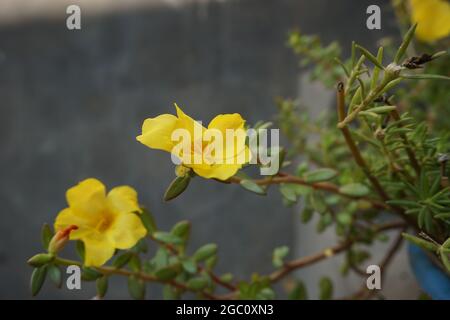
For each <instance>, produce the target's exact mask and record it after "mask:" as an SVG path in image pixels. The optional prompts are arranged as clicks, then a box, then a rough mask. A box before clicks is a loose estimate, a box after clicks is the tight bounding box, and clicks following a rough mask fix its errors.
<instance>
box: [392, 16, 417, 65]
mask: <svg viewBox="0 0 450 320" xmlns="http://www.w3.org/2000/svg"><path fill="white" fill-rule="evenodd" d="M416 28H417V23H415V24H413V25H412V26H411V27H410V28H409V30H408V31H407V32H406V34H405V36H404V37H403V42H402V44H401V45H400V47H399V48H398V50H397V53H396V54H395V58H394V62H395V63H396V64H399V63H400V60H401V59H402V58H403V56H404V54H405V52H406V49H408V46H409V44H410V42H411V40H412V38H413V36H414V33H415V31H416Z"/></svg>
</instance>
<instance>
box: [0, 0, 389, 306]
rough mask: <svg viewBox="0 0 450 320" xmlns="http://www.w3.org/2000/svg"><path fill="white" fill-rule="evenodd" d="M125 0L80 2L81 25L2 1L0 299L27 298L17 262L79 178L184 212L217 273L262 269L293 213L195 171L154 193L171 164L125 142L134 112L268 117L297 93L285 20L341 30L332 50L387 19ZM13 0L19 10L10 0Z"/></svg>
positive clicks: (164, 214) (281, 4)
mask: <svg viewBox="0 0 450 320" xmlns="http://www.w3.org/2000/svg"><path fill="white" fill-rule="evenodd" d="M66 2H67V1H66ZM114 2H115V3H116V4H117V3H121V4H123V3H125V2H126V1H123V2H118V1H114ZM135 2H136V3H141V4H142V3H144V4H145V5H143V6H136V7H133V6H126V5H123V6H122V7H120V8H119V9H118V10H107V9H108V8H109V7H108V3H110V4H111V3H113V1H108V0H102V1H91V3H92V4H96V3H98V4H100V5H99V6H95V7H91V6H89V5H88V4H87V3H88V2H87V1H83V2H82V3H81V9H82V14H83V16H82V30H81V31H68V30H67V29H66V27H65V18H66V14H65V6H63V5H62V3H64V1H53V0H45V1H42V0H41V3H45V4H46V5H47V6H48V7H47V8H45V9H42V7H40V6H38V4H39V1H36V0H34V1H31V0H30V1H29V2H28V3H30V4H31V3H34V4H35V6H34V7H33V8H32V9H33V10H31V9H30V8H29V7H31V5H30V6H28V7H27V2H26V1H6V2H4V3H3V5H4V6H5V7H3V8H2V9H3V10H2V15H1V17H2V21H1V22H2V23H0V39H1V41H0V177H1V183H0V203H1V209H0V210H1V216H0V284H1V285H0V298H19V299H27V298H30V295H29V288H28V281H29V276H30V273H31V268H29V267H28V266H27V265H26V263H25V261H26V259H27V258H28V257H30V256H31V255H33V254H35V253H37V252H39V250H41V245H40V242H39V238H40V236H39V232H40V228H41V225H42V223H43V222H49V223H52V222H53V220H54V218H55V216H56V214H57V213H58V212H59V210H61V209H62V208H64V207H65V206H66V203H65V198H64V194H65V190H66V189H67V188H69V187H70V186H73V185H74V184H76V183H77V182H78V181H80V180H82V179H85V178H87V177H97V178H99V179H101V180H102V181H104V182H105V183H106V184H107V186H108V187H113V186H115V185H120V184H129V185H132V186H134V187H135V188H136V189H137V190H138V192H139V197H140V201H141V202H142V203H143V204H145V205H146V206H148V207H149V208H150V209H151V210H152V211H153V212H154V214H155V216H156V219H157V222H158V224H159V225H160V226H161V227H162V228H166V229H167V228H170V226H171V225H172V224H173V223H175V222H176V221H178V220H181V219H189V220H191V221H192V222H193V233H192V241H191V246H190V248H191V250H194V249H195V248H196V247H197V246H199V245H201V244H203V243H206V242H216V243H218V245H219V248H220V261H219V264H218V270H219V271H221V272H233V273H235V274H236V276H237V277H238V278H241V279H242V278H245V277H249V276H250V274H251V273H252V272H259V273H266V272H269V271H270V270H271V252H272V249H273V248H274V247H276V246H279V245H294V238H293V234H294V232H295V227H294V226H295V224H294V223H293V221H297V219H298V215H297V212H292V211H293V210H292V209H287V208H284V207H283V206H282V203H281V200H280V197H279V194H278V192H276V190H275V189H274V190H272V192H270V193H269V195H268V196H267V197H266V198H261V197H258V196H256V195H253V194H250V193H244V192H243V191H242V190H240V189H239V188H238V187H237V186H228V185H223V184H220V183H217V182H214V181H207V180H202V179H199V178H198V179H195V180H194V181H193V183H192V184H191V186H190V187H189V189H188V191H187V192H185V193H184V194H183V195H182V196H181V197H180V198H178V199H176V200H174V201H173V202H170V203H163V201H162V195H163V193H164V190H165V187H166V186H167V185H168V183H169V182H170V181H171V179H172V177H173V165H172V163H171V162H170V159H169V156H168V155H167V154H164V153H162V152H158V151H154V150H149V149H148V148H146V147H145V146H143V145H141V144H139V143H138V142H136V141H135V137H136V135H138V134H139V133H140V127H141V124H142V121H143V120H144V119H145V118H147V117H153V116H156V115H158V114H161V113H173V112H174V109H173V106H172V104H173V102H177V103H179V104H180V105H181V106H182V107H183V108H184V110H185V111H186V112H187V113H188V114H190V115H192V116H193V117H195V118H196V119H202V120H204V121H209V120H210V119H211V118H212V117H213V116H215V115H216V114H218V113H232V112H240V113H241V114H242V115H243V117H244V118H246V119H247V120H248V121H249V122H250V123H255V122H256V121H257V120H260V119H270V118H271V117H272V116H273V115H274V114H275V112H276V109H275V107H274V103H273V99H274V97H276V96H283V97H296V96H297V94H298V92H299V87H300V82H299V79H300V74H299V69H298V63H297V59H296V58H295V56H294V55H293V54H292V53H291V51H290V50H289V49H287V48H286V47H285V41H286V34H287V32H288V30H290V29H292V28H293V27H300V28H301V29H302V31H304V32H305V33H319V34H320V35H321V36H322V37H323V40H324V42H325V43H327V42H329V41H331V40H335V39H336V40H340V41H341V43H342V44H343V46H344V47H348V46H349V44H350V42H351V40H357V41H359V42H360V43H362V44H363V45H367V46H369V47H373V46H374V43H375V40H376V39H378V38H380V37H381V36H382V35H383V34H384V33H386V32H389V30H391V31H392V30H395V26H394V23H393V22H392V19H388V18H385V16H384V14H386V16H390V15H391V13H390V11H389V10H390V9H389V7H388V6H387V2H388V1H369V0H362V1H351V0H339V1H332V0H329V1H325V0H316V1H306V0H304V1H300V0H239V1H238V0H230V1H213V0H211V1H206V0H203V1H202V0H199V1H182V0H180V1H173V0H172V1H168V0H167V1H163V0H161V1H155V0H153V1H148V2H147V3H146V2H145V1H137V0H135V1H131V2H130V4H131V3H135ZM8 3H9V7H8ZM20 3H21V4H22V5H23V10H24V11H20V6H19V8H18V9H17V8H16V7H15V6H14V5H18V4H20ZM67 3H77V1H75V0H74V1H68V2H67ZM102 3H104V4H105V7H104V9H105V10H102V6H101V4H102ZM373 3H378V4H380V6H381V7H382V10H383V21H382V26H383V30H382V31H369V30H367V29H366V28H365V19H366V14H365V10H366V8H367V6H368V5H369V4H373ZM8 8H10V9H11V10H17V12H15V15H12V14H11V15H8V14H5V10H7V9H8ZM25 9H30V10H28V11H27V10H25ZM46 9H48V10H46ZM25 13H26V14H25ZM46 13H48V15H47V14H46ZM16 16H17V19H16V20H14V19H12V18H11V17H16ZM8 17H9V18H8ZM10 18H11V19H10ZM3 22H4V23H3ZM315 107H317V108H318V107H321V108H322V107H325V106H323V105H321V106H315ZM69 251H70V250H66V252H69ZM67 254H69V253H67ZM332 272H334V271H332ZM116 288H117V290H110V291H111V292H110V295H109V297H112V298H124V297H127V293H126V290H125V281H124V280H123V279H120V280H117V287H116ZM83 289H84V290H81V291H80V292H69V291H68V290H66V289H63V290H60V291H58V290H56V289H54V288H52V287H51V285H49V284H46V286H45V288H44V290H43V291H42V293H41V295H40V297H41V298H89V297H91V296H93V295H94V293H95V290H94V288H93V287H92V285H86V287H83ZM159 291H160V289H159V288H157V289H152V287H149V296H150V297H158V296H159Z"/></svg>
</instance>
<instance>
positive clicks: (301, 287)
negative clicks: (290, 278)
mask: <svg viewBox="0 0 450 320" xmlns="http://www.w3.org/2000/svg"><path fill="white" fill-rule="evenodd" d="M288 298H289V299H290V300H308V292H307V290H306V286H305V284H304V283H303V281H300V280H297V281H296V284H295V287H294V289H293V290H292V291H291V292H290V293H289V296H288Z"/></svg>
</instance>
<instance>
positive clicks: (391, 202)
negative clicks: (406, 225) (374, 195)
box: [386, 200, 421, 208]
mask: <svg viewBox="0 0 450 320" xmlns="http://www.w3.org/2000/svg"><path fill="white" fill-rule="evenodd" d="M386 203H387V204H389V205H393V206H400V207H406V208H420V207H421V205H420V204H418V203H417V202H414V201H410V200H388V201H386Z"/></svg>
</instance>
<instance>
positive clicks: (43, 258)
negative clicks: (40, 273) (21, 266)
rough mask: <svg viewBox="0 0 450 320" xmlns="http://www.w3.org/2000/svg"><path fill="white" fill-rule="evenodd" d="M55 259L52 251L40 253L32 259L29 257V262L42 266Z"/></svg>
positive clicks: (34, 265) (35, 265) (32, 264)
mask: <svg viewBox="0 0 450 320" xmlns="http://www.w3.org/2000/svg"><path fill="white" fill-rule="evenodd" d="M53 259H55V255H53V254H50V253H39V254H37V255H35V256H33V257H31V258H30V259H28V261H27V263H28V264H29V265H30V266H33V267H40V266H42V265H44V264H47V263H49V262H51V261H53Z"/></svg>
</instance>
